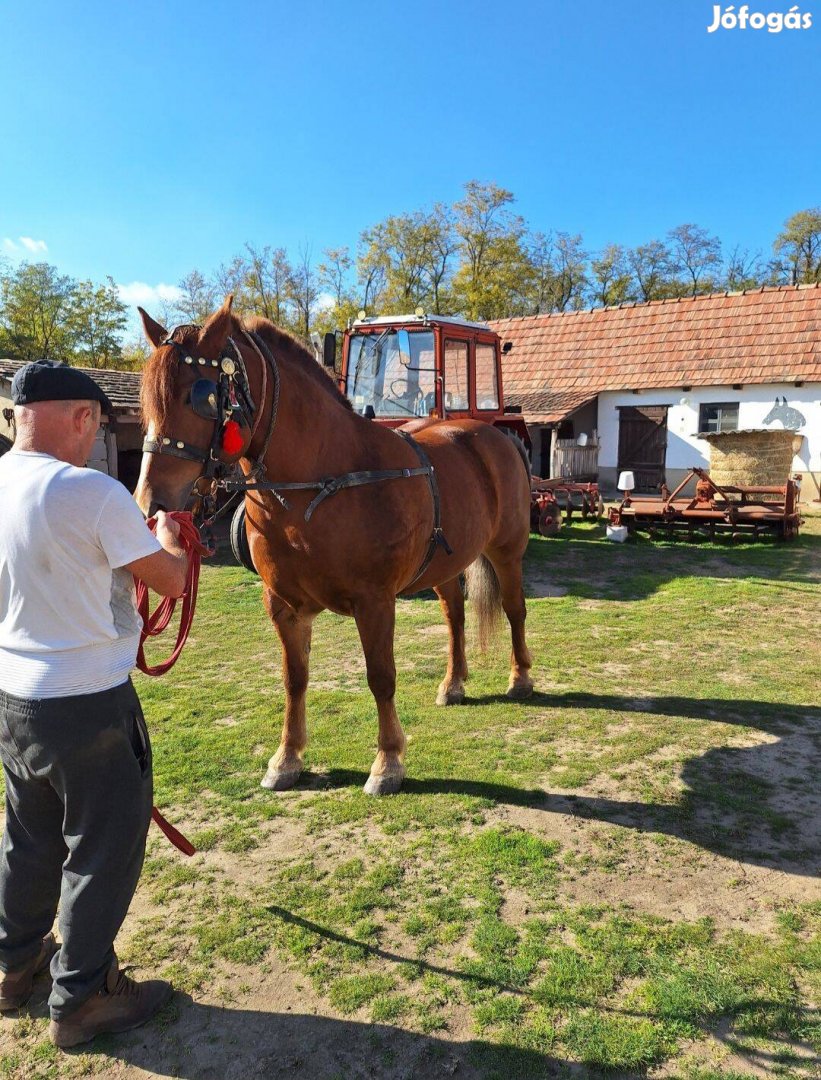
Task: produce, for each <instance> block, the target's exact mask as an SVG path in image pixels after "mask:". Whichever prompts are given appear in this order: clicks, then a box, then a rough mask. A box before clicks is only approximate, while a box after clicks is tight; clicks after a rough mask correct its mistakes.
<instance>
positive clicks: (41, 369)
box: [11, 360, 112, 413]
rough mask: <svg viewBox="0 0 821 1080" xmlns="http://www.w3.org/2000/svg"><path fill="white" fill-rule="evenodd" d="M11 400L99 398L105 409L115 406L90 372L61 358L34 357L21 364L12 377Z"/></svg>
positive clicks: (23, 403) (21, 403)
mask: <svg viewBox="0 0 821 1080" xmlns="http://www.w3.org/2000/svg"><path fill="white" fill-rule="evenodd" d="M11 401H12V404H13V405H31V404H33V403H34V402H35V401H99V403H100V405H101V406H102V408H103V411H104V412H108V413H110V412H111V410H112V405H111V402H110V401H109V400H108V398H107V397H106V395H105V394H104V393H103V391H102V389H101V388H100V387H99V386H98V385H97V383H96V382H95V381H94V380H93V379H92V378H91V376H90V375H86V373H85V372H84V371H80V369H79V368H75V367H69V365H68V364H64V363H62V362H61V361H60V360H34V361H32V363H30V364H23V366H22V367H21V368H18V369H17V371H16V372H15V375H14V378H13V379H12V380H11Z"/></svg>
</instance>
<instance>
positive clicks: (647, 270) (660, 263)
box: [627, 240, 673, 301]
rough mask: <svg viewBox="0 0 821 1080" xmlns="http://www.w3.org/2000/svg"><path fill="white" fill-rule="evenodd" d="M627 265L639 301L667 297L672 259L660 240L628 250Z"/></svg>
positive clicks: (671, 273) (671, 271) (671, 272)
mask: <svg viewBox="0 0 821 1080" xmlns="http://www.w3.org/2000/svg"><path fill="white" fill-rule="evenodd" d="M627 265H628V266H629V267H630V271H631V273H632V275H633V280H634V282H635V285H636V288H637V291H638V295H639V298H640V299H641V300H645V301H646V300H658V299H660V298H662V297H663V296H667V295H669V286H670V282H671V279H672V275H673V270H672V259H671V256H670V251H669V249H668V248H667V247H666V245H665V244H663V243H662V241H661V240H651V241H650V242H649V243H647V244H639V246H638V247H635V248H631V249H629V250H628V252H627Z"/></svg>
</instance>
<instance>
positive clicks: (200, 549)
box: [135, 510, 213, 675]
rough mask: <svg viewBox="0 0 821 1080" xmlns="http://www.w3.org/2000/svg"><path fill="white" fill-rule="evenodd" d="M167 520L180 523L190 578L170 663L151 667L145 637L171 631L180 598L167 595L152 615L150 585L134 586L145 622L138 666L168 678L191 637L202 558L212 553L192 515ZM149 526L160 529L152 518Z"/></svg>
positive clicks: (172, 515)
mask: <svg viewBox="0 0 821 1080" xmlns="http://www.w3.org/2000/svg"><path fill="white" fill-rule="evenodd" d="M168 517H170V518H171V519H172V520H173V521H176V522H178V523H179V526H180V537H179V540H180V545H181V547H182V548H184V550H185V551H186V552H187V553H188V576H187V577H186V579H185V592H184V593H183V594H182V597H180V599H181V600H182V612H181V613H180V626H179V629H178V630H177V643H176V645H175V646H174V651H173V652H172V653H171V655H170V656H169V657H168V659H167V660H163V661H161V662H160V663H159V664H153V665H151V664H149V663H148V661H147V660H146V658H145V641H146V638H150V637H159V635H160V634H161V633H162V632H163V631H164V630H166V629H167V628H168V624H169V623H170V622H171V617H172V615H173V614H174V611H175V609H176V607H177V599H176V598H174V597H171V596H164V597H163V598H162V600H161V601H160V603H159V606H158V607H157V608H156V609H155V610H154V611H153V612H152V613H151V614H149V611H148V586H147V585H146V584H145V582H144V581H140V580H139V579H136V578H135V584H136V586H137V610H138V611H139V613H140V618H141V619H142V621H143V630H142V634H141V635H140V647H139V649H138V650H137V667H138V668H139V669H140V671H142V672H143V673H144V674H145V675H165V673H166V671H170V670H171V668H172V667H173V666H174V664H176V662H177V660H178V659H179V655H180V653H181V652H182V649H183V645H185V642H186V641H187V640H188V635H189V633H190V632H191V624H192V622H193V621H194V612H195V611H196V608H197V588H198V587H199V581H200V563H201V562H202V559H203V556H208V555H212V554H213V552H212V551H211V549H210V548H208V547H206V546H205V544H203V542H202V540H201V539H200V532H199V529H198V528H197V526H196V525H195V524H194V517H193V515H192V514H189V513H188V511H187V510H175V511H173V512H172V513H170V514H168ZM147 524H148V527H149V529H151V531H152V532H153V531H154V530H155V529H156V527H157V519H156V518H149V519H148V522H147Z"/></svg>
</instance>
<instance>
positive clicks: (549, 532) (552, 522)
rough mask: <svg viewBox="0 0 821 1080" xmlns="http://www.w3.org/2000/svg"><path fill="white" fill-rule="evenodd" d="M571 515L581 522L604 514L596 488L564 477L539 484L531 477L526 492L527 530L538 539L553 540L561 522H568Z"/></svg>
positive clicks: (602, 504) (535, 478)
mask: <svg viewBox="0 0 821 1080" xmlns="http://www.w3.org/2000/svg"><path fill="white" fill-rule="evenodd" d="M574 513H578V514H581V516H582V517H583V518H600V517H601V516H602V514H603V513H604V501H603V500H602V497H601V493H600V492H599V485H598V484H595V483H589V484H588V483H582V482H580V481H576V480H571V479H569V478H567V477H554V478H552V479H550V480H542V479H541V478H540V477H538V476H534V477H532V484H531V489H530V527H531V529H532V531H533V532H540V533H541V534H542V536H555V535H556V534H557V533H558V531H559V529H561V527H562V514H564V520H565V521H570V519H571V517H572V516H573V514H574Z"/></svg>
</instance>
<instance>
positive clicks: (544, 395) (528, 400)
mask: <svg viewBox="0 0 821 1080" xmlns="http://www.w3.org/2000/svg"><path fill="white" fill-rule="evenodd" d="M595 396H596V395H595V394H591V393H590V391H589V390H568V391H565V392H564V393H562V392H561V391H560V392H559V393H555V392H554V391H552V390H524V391H523V392H522V393H515V392H514V393H513V394H511V393H510V392H509V391H508V389H507V385H505V402H506V403H509V404H513V405H521V407H522V412H523V413H524V414H525V416H526V417H527V419H528V420H529V421H530V423H531V424H557V423H558V422H559V421H560V420H564V418H565V417H566V416H569V415H570V414H571V413H572V412H575V411H576V409H580V408H581V407H582V405H586V404H587V403H588V401H592V400H593V398H594V397H595Z"/></svg>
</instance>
